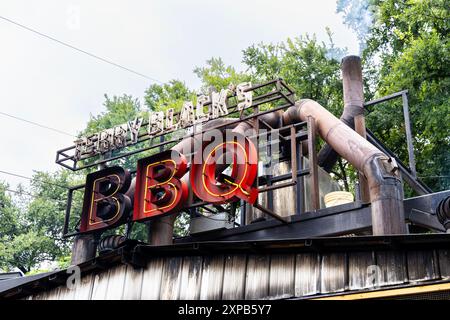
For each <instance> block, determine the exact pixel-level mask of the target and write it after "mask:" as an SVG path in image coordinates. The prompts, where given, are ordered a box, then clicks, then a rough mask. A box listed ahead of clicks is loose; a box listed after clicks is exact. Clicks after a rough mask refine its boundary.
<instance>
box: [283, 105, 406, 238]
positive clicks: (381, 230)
mask: <svg viewBox="0 0 450 320" xmlns="http://www.w3.org/2000/svg"><path fill="white" fill-rule="evenodd" d="M310 116H311V117H313V118H314V119H315V122H316V127H317V130H318V133H319V134H320V136H321V137H322V138H323V139H324V140H325V141H326V142H327V143H328V145H329V146H330V147H331V148H333V149H334V150H335V151H336V152H337V153H338V154H339V155H340V156H341V157H343V158H344V159H346V160H347V161H348V162H350V163H351V164H352V165H353V166H354V167H355V168H357V169H358V170H360V171H361V172H362V173H363V174H364V176H365V177H366V178H367V181H368V184H369V190H370V201H371V209H372V232H373V235H388V234H404V233H406V232H407V231H406V224H405V217H404V209H403V196H402V195H403V192H402V184H401V180H400V176H399V173H398V170H397V166H396V163H395V161H394V160H393V159H391V158H389V157H388V156H386V155H385V154H384V153H383V152H381V151H380V150H378V149H377V148H376V147H375V146H374V145H372V144H371V143H370V142H368V141H367V140H365V139H364V138H363V137H361V136H360V135H359V134H357V133H356V132H355V131H353V130H352V129H351V128H350V127H349V126H347V125H346V124H345V123H344V122H343V121H340V120H339V119H337V118H336V117H335V116H334V115H332V114H331V113H330V112H329V111H328V110H326V109H325V108H324V107H322V106H321V105H320V104H318V103H317V102H315V101H313V100H308V99H305V100H300V101H298V102H297V103H296V104H295V106H293V107H290V108H289V109H287V110H286V112H285V113H284V114H283V123H284V124H285V125H286V124H292V123H296V122H299V121H306V120H307V119H308V117H310Z"/></svg>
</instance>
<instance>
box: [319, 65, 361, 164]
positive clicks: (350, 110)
mask: <svg viewBox="0 0 450 320" xmlns="http://www.w3.org/2000/svg"><path fill="white" fill-rule="evenodd" d="M341 71H342V88H343V91H344V111H343V113H342V115H341V117H340V120H341V121H342V122H344V123H345V124H346V125H347V126H349V127H350V128H352V129H353V128H355V122H354V118H355V117H356V116H358V115H363V116H364V95H363V80H362V70H361V58H360V57H358V56H347V57H344V58H343V59H342V62H341ZM337 159H338V154H337V152H336V151H335V150H333V148H332V147H331V146H330V145H329V144H326V145H325V146H323V148H322V149H321V150H320V152H319V155H318V161H319V166H321V167H322V168H323V169H324V170H325V171H327V172H331V170H332V168H333V166H334V165H335V164H336V161H337Z"/></svg>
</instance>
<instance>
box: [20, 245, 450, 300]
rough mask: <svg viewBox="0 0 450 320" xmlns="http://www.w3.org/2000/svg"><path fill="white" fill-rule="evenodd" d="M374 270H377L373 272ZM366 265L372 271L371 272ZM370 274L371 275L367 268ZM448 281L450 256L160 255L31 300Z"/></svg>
mask: <svg viewBox="0 0 450 320" xmlns="http://www.w3.org/2000/svg"><path fill="white" fill-rule="evenodd" d="M373 265H377V266H378V267H379V269H376V268H375V269H373V267H370V266H373ZM368 267H369V269H368ZM371 268H372V269H371ZM377 271H381V273H379V274H378V275H381V276H380V277H379V278H378V279H379V286H380V287H381V288H387V287H391V286H396V285H404V284H421V283H426V282H429V281H433V280H435V281H437V280H450V250H415V251H394V250H390V251H358V252H329V253H295V252H292V253H272V254H242V253H239V254H219V255H205V256H191V255H190V256H164V257H163V256H159V257H152V258H151V259H150V260H148V262H147V264H146V267H145V268H137V269H136V268H134V267H133V266H131V265H125V264H120V265H117V266H115V267H111V268H109V269H107V270H104V271H101V272H97V273H93V274H90V275H87V276H84V277H83V278H82V281H81V285H80V286H79V287H78V288H77V289H74V290H69V289H67V288H66V286H60V287H57V288H54V289H51V290H48V291H45V292H41V293H39V294H35V295H33V296H29V297H28V299H38V300H39V299H92V300H96V299H224V300H227V299H284V298H294V297H297V298H298V297H317V296H318V295H319V296H320V295H324V294H331V293H339V292H347V291H348V292H351V291H358V290H368V289H376V283H374V282H375V281H374V279H377V278H374V272H377Z"/></svg>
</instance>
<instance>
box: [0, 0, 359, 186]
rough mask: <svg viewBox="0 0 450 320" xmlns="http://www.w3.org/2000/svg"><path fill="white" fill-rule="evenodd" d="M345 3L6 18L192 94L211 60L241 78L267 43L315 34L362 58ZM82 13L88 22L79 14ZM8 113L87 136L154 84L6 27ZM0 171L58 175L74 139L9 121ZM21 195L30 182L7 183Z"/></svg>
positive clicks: (274, 1)
mask: <svg viewBox="0 0 450 320" xmlns="http://www.w3.org/2000/svg"><path fill="white" fill-rule="evenodd" d="M335 12H336V0H320V1H303V0H297V1H295V0H292V1H290V0H271V1H266V0H254V1H249V0H247V1H233V0H228V1H221V0H214V1H212V0H209V1H207V0H189V1H187V0H184V1H183V0H161V1H159V0H158V1H156V0H153V1H118V0H114V1H113V0H104V1H87V0H86V1H65V0H54V1H50V0H41V1H24V0H3V1H1V2H0V15H2V16H4V17H6V18H9V19H11V20H14V21H16V22H19V23H21V24H24V25H26V26H28V27H30V28H33V29H35V30H38V31H40V32H42V33H45V34H48V35H50V36H52V37H55V38H57V39H59V40H61V41H64V42H67V43H70V44H72V45H74V46H76V47H79V48H81V49H84V50H86V51H89V52H91V53H93V54H96V55H98V56H101V57H103V58H106V59H109V60H112V61H114V62H116V63H118V64H121V65H123V66H126V67H128V68H131V69H134V70H136V71H138V72H141V73H143V74H146V75H148V76H151V77H153V78H156V79H159V80H161V81H168V80H170V79H174V78H176V79H180V80H182V81H185V82H186V84H187V85H188V86H189V87H191V88H192V89H197V88H198V86H199V81H198V79H197V78H196V77H195V75H194V74H193V72H192V70H193V69H194V67H196V66H203V65H204V63H205V61H206V60H207V59H209V58H210V57H213V56H214V57H219V56H220V57H222V58H223V60H224V62H225V63H226V64H231V65H234V66H235V67H237V68H238V69H241V68H242V66H241V59H242V53H241V51H242V50H243V49H245V48H247V47H248V46H250V45H251V44H254V43H259V42H261V41H262V42H280V41H283V40H285V39H286V38H287V37H295V36H298V35H301V34H304V33H306V32H307V33H310V34H312V33H315V34H316V35H317V38H318V39H319V40H324V41H326V40H327V36H326V32H325V27H327V26H328V27H330V28H331V30H332V32H333V33H334V42H335V44H336V45H337V46H339V47H347V48H348V52H349V53H350V54H357V53H358V43H357V39H356V36H355V34H353V33H352V32H351V31H350V30H349V29H348V28H347V27H345V26H344V25H343V23H342V18H341V16H340V15H338V14H336V13H335ZM78 13H79V14H78ZM0 40H1V43H0V111H2V112H6V113H10V114H13V115H16V116H18V117H22V118H25V119H28V120H31V121H35V122H39V123H42V124H45V125H47V126H51V127H54V128H58V129H60V130H62V131H65V132H69V133H73V134H74V135H75V134H76V133H77V131H78V130H81V129H82V128H84V126H85V124H86V122H87V121H88V119H89V114H93V115H96V114H98V113H100V112H101V111H103V106H102V103H103V101H104V97H103V95H104V94H105V93H107V94H108V95H111V96H112V95H121V94H123V93H127V94H131V95H133V96H135V97H137V98H139V99H141V100H142V97H143V95H144V90H145V89H146V88H147V87H148V86H149V85H150V84H151V81H149V80H146V79H144V78H141V77H139V76H137V75H134V74H131V73H129V72H126V71H124V70H121V69H119V68H116V67H114V66H111V65H109V64H106V63H103V62H100V61H98V60H96V59H93V58H91V57H88V56H86V55H83V54H81V53H78V52H76V51H73V50H71V49H69V48H66V47H64V46H61V45H59V44H57V43H55V42H53V41H51V40H48V39H45V38H42V37H40V36H38V35H36V34H33V33H31V32H29V31H26V30H24V29H21V28H19V27H17V26H15V25H13V24H10V23H8V22H6V21H4V20H1V19H0ZM0 137H1V140H0V141H1V142H0V146H1V149H0V150H1V151H0V170H4V171H10V172H14V173H18V174H21V175H25V176H31V175H32V174H33V170H46V171H54V170H56V169H57V167H58V166H57V165H56V164H55V163H54V161H55V154H56V150H58V149H61V148H63V147H66V146H70V145H72V139H71V138H70V137H68V136H65V135H61V134H58V133H55V132H52V131H49V130H46V129H43V128H39V127H36V126H33V125H29V124H26V123H23V122H20V121H17V120H14V119H10V118H7V117H5V116H3V115H0ZM0 180H5V181H8V182H9V183H10V185H11V187H12V188H15V187H16V184H17V183H19V182H21V183H24V184H26V182H27V181H26V180H23V179H18V178H14V177H10V176H7V175H4V174H2V173H0Z"/></svg>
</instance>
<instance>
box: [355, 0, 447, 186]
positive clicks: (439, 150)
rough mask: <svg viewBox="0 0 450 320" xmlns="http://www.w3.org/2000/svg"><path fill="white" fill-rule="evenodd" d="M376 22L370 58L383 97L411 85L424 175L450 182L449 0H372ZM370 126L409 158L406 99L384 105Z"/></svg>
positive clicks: (430, 182)
mask: <svg viewBox="0 0 450 320" xmlns="http://www.w3.org/2000/svg"><path fill="white" fill-rule="evenodd" d="M371 5H372V7H371V8H372V10H373V11H374V23H373V26H372V27H371V29H370V31H369V36H368V41H367V44H368V45H367V48H366V49H365V51H364V58H365V61H366V62H365V63H366V64H370V65H373V66H375V67H374V68H375V69H376V70H377V72H376V74H375V81H374V82H373V83H372V86H371V87H370V89H371V90H372V93H373V94H374V96H376V97H379V96H383V95H387V94H391V93H393V92H396V91H400V90H403V89H407V90H409V105H410V113H411V121H412V130H413V135H414V147H415V149H414V151H415V156H416V160H417V171H418V175H419V176H421V177H423V180H424V181H425V182H426V183H427V184H428V185H429V186H430V187H431V188H432V189H433V190H435V191H438V190H445V189H448V188H449V187H450V177H449V176H450V166H449V165H448V164H449V163H450V96H449V90H448V88H449V84H450V78H449V76H450V72H449V70H450V58H449V57H450V55H449V53H450V52H449V51H450V50H449V49H450V44H449V38H448V34H449V31H450V6H449V5H448V1H445V0H424V1H394V0H387V1H378V0H377V1H375V0H373V1H371ZM368 125H369V128H371V129H372V130H373V131H374V132H375V134H376V135H377V136H378V137H380V138H381V139H382V140H383V141H384V142H385V143H386V144H387V145H388V146H389V147H390V148H392V149H394V151H395V152H396V153H397V154H398V155H399V156H400V158H401V159H402V160H403V161H405V163H407V150H406V147H405V138H404V137H405V127H404V124H403V118H402V113H401V101H395V102H393V103H386V104H383V105H378V106H376V107H375V108H374V111H373V112H372V113H371V115H370V116H369V117H368Z"/></svg>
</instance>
